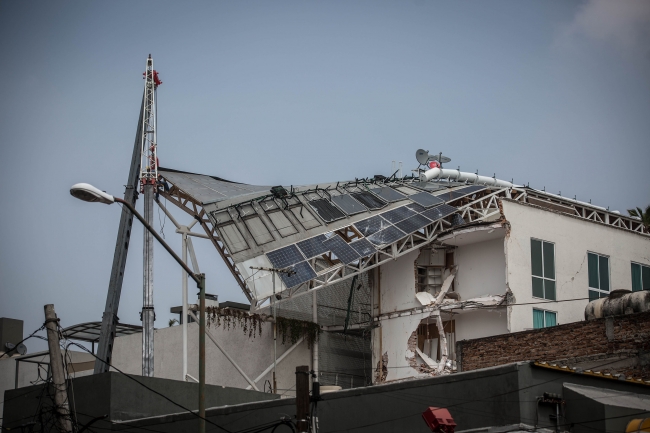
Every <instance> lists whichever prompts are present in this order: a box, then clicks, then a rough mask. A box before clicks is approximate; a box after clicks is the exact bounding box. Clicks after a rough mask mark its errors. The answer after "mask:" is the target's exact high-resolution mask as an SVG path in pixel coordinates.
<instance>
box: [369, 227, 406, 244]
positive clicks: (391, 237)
mask: <svg viewBox="0 0 650 433" xmlns="http://www.w3.org/2000/svg"><path fill="white" fill-rule="evenodd" d="M404 236H406V234H405V233H404V232H403V231H401V230H400V229H398V228H397V227H395V226H389V227H387V228H385V229H384V230H382V231H380V232H377V233H375V234H374V235H372V236H370V237H368V240H369V241H370V242H372V243H373V244H375V245H386V244H391V243H393V242H395V241H396V240H398V239H400V238H402V237H404Z"/></svg>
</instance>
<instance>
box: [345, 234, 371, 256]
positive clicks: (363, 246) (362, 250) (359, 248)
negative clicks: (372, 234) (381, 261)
mask: <svg viewBox="0 0 650 433" xmlns="http://www.w3.org/2000/svg"><path fill="white" fill-rule="evenodd" d="M350 246H351V247H352V248H354V250H355V251H356V252H357V253H359V255H360V256H361V257H368V256H371V255H373V254H374V253H375V251H377V249H376V248H375V247H374V246H372V244H371V243H370V242H369V241H368V239H365V238H364V239H359V240H356V241H354V242H352V243H351V244H350Z"/></svg>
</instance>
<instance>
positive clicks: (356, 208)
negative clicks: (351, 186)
mask: <svg viewBox="0 0 650 433" xmlns="http://www.w3.org/2000/svg"><path fill="white" fill-rule="evenodd" d="M332 202H333V203H334V204H335V205H337V206H338V207H340V208H341V209H343V212H345V213H346V214H348V215H355V214H358V213H361V212H365V211H366V210H367V209H366V208H365V206H363V205H362V204H361V203H359V202H358V201H356V200H355V199H354V198H352V196H351V195H350V194H343V195H334V196H332Z"/></svg>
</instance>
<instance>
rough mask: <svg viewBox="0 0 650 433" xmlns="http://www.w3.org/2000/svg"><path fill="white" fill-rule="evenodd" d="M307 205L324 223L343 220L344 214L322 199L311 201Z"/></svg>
mask: <svg viewBox="0 0 650 433" xmlns="http://www.w3.org/2000/svg"><path fill="white" fill-rule="evenodd" d="M308 203H309V205H310V206H311V207H312V208H313V209H314V210H315V211H316V214H317V215H318V216H319V217H320V219H322V220H323V221H325V222H326V223H331V222H332V221H336V220H340V219H341V218H345V214H344V213H343V212H342V211H341V210H340V209H339V208H337V207H336V206H334V205H333V204H332V203H330V202H329V201H328V200H326V199H324V198H319V199H318V200H312V201H309V202H308Z"/></svg>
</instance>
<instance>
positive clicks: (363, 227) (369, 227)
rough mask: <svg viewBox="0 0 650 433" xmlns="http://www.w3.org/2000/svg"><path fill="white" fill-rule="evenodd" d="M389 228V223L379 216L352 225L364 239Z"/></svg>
mask: <svg viewBox="0 0 650 433" xmlns="http://www.w3.org/2000/svg"><path fill="white" fill-rule="evenodd" d="M389 226H390V223H389V222H388V221H386V220H385V219H383V218H382V217H380V216H379V215H375V216H373V217H370V218H368V219H365V220H361V221H357V222H356V223H354V227H356V229H357V230H359V233H361V234H362V235H364V236H365V237H368V236H370V235H372V234H375V233H377V232H378V231H381V230H383V229H385V228H386V227H389Z"/></svg>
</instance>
